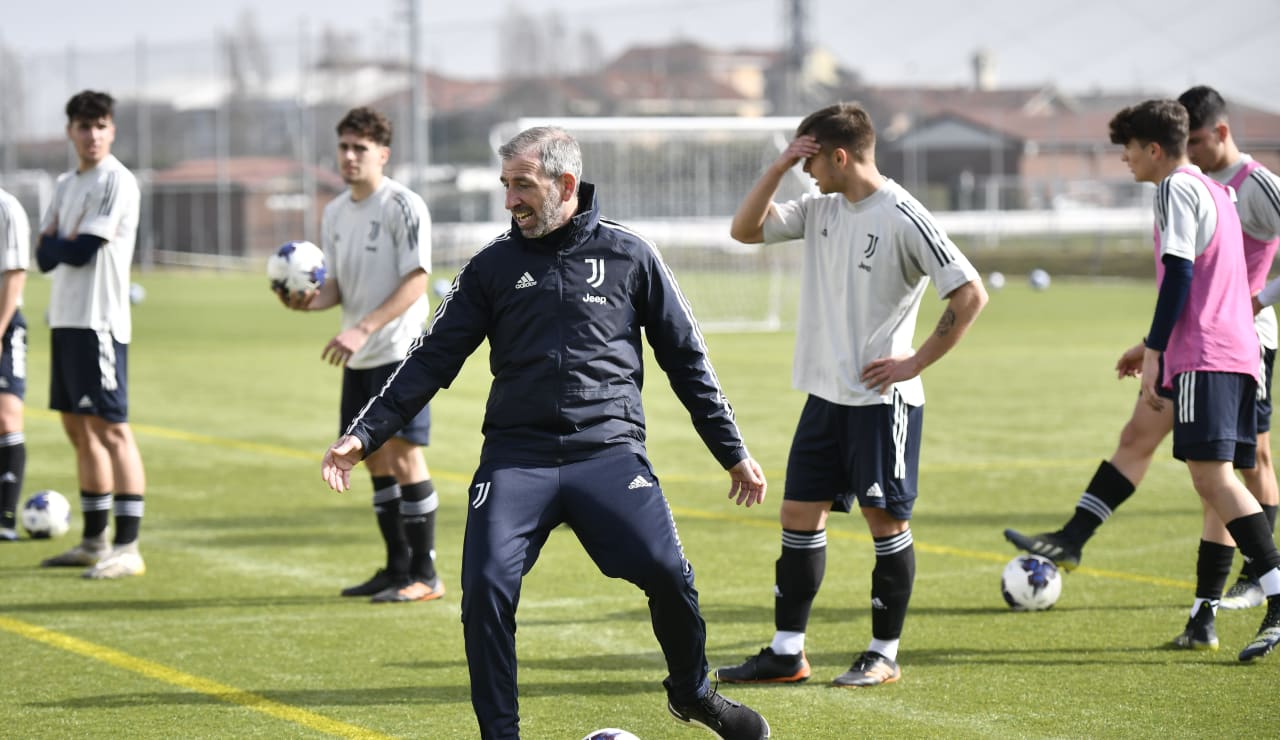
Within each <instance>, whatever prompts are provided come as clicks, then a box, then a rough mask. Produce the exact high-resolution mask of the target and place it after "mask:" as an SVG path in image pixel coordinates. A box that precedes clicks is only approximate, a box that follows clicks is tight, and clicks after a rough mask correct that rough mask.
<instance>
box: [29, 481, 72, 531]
mask: <svg viewBox="0 0 1280 740" xmlns="http://www.w3.org/2000/svg"><path fill="white" fill-rule="evenodd" d="M21 520H22V528H23V529H25V530H27V534H29V535H31V537H32V538H34V539H48V538H50V537H61V536H62V535H64V534H66V533H67V530H69V529H71V504H70V503H68V502H67V497H66V496H63V495H62V494H61V493H58V492H57V491H37V492H36V493H33V494H31V497H30V498H28V499H27V502H26V503H25V504H23V505H22V512H21Z"/></svg>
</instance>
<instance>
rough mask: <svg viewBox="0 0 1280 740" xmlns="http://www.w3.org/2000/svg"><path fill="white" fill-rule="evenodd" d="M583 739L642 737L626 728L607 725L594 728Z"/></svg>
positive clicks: (615, 739)
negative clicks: (598, 728)
mask: <svg viewBox="0 0 1280 740" xmlns="http://www.w3.org/2000/svg"><path fill="white" fill-rule="evenodd" d="M582 740H640V738H638V737H636V736H635V735H632V734H631V733H630V732H627V731H626V730H619V729H618V728H616V727H606V728H604V729H603V730H592V731H591V732H589V733H587V736H586V737H584V738H582Z"/></svg>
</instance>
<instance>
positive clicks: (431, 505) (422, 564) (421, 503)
mask: <svg viewBox="0 0 1280 740" xmlns="http://www.w3.org/2000/svg"><path fill="white" fill-rule="evenodd" d="M439 505H440V497H439V496H438V495H436V487H435V484H434V483H432V482H431V479H430V478H428V479H426V480H424V481H422V482H420V483H410V484H408V485H402V486H400V518H401V519H402V520H403V521H404V535H405V539H406V540H407V541H408V543H409V552H410V560H409V574H410V575H411V576H413V577H415V578H421V579H423V580H425V581H430V580H431V579H432V578H435V577H436V509H437V508H438V507H439Z"/></svg>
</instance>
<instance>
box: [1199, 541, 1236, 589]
mask: <svg viewBox="0 0 1280 740" xmlns="http://www.w3.org/2000/svg"><path fill="white" fill-rule="evenodd" d="M1235 554H1236V549H1235V548H1234V547H1227V546H1226V545H1219V544H1218V543H1217V542H1209V541H1208V540H1200V550H1199V552H1197V553H1196V598H1197V599H1208V600H1210V601H1212V602H1214V603H1217V602H1218V600H1219V599H1221V598H1222V589H1223V587H1225V586H1226V585H1227V576H1229V575H1231V559H1232V558H1233V557H1235Z"/></svg>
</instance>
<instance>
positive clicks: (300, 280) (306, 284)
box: [267, 242, 325, 294]
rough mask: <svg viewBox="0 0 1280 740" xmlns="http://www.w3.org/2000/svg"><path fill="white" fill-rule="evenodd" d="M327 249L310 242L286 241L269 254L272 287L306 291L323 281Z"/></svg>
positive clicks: (268, 267) (268, 266) (322, 283)
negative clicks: (321, 249)
mask: <svg viewBox="0 0 1280 740" xmlns="http://www.w3.org/2000/svg"><path fill="white" fill-rule="evenodd" d="M324 277H325V269H324V252H322V251H320V247H317V246H316V245H314V244H312V243H311V242H287V243H285V244H282V245H281V246H280V248H279V249H277V250H276V253H275V254H273V255H271V256H270V257H268V258H267V278H268V279H269V280H271V289H272V290H276V291H279V290H284V291H285V292H286V293H291V294H292V293H306V292H307V291H311V290H316V289H317V288H319V287H320V286H321V285H324Z"/></svg>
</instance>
